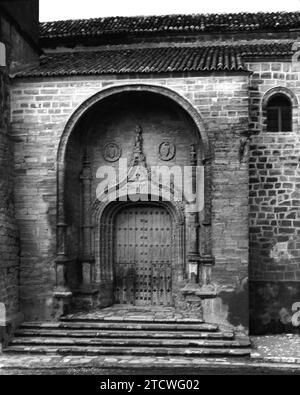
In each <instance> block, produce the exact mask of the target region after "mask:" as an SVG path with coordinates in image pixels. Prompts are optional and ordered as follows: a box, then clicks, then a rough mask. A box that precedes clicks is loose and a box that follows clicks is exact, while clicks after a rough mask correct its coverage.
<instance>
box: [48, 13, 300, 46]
mask: <svg viewBox="0 0 300 395" xmlns="http://www.w3.org/2000/svg"><path fill="white" fill-rule="evenodd" d="M283 28H287V29H299V28H300V11H295V12H284V11H282V12H269V13H266V12H265V13H263V12H258V13H249V12H248V13H242V12H240V13H228V14H171V15H153V16H152V15H150V16H148V15H147V16H118V17H117V16H115V17H102V18H91V19H75V20H71V19H69V20H59V21H52V22H42V23H41V24H40V35H41V38H42V39H55V38H56V39H58V38H72V37H82V38H83V37H97V36H99V37H100V36H105V35H114V34H121V33H136V34H138V33H149V34H155V33H160V34H161V33H197V32H200V33H201V32H235V31H259V30H278V29H283Z"/></svg>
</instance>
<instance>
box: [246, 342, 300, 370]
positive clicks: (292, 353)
mask: <svg viewBox="0 0 300 395" xmlns="http://www.w3.org/2000/svg"><path fill="white" fill-rule="evenodd" d="M251 341H252V346H253V351H252V358H259V359H263V360H264V361H272V362H283V363H296V364H299V366H300V336H299V335H285V336H282V335H280V336H279V335H278V336H258V337H256V336H255V337H252V338H251Z"/></svg>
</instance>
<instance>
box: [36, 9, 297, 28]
mask: <svg viewBox="0 0 300 395" xmlns="http://www.w3.org/2000/svg"><path fill="white" fill-rule="evenodd" d="M295 14H299V15H300V11H271V12H263V11H258V12H248V11H245V12H243V11H241V12H228V13H227V12H226V13H225V12H224V13H216V12H212V13H210V12H207V13H189V14H184V13H180V14H151V15H142V14H140V15H139V14H137V15H129V16H124V15H115V16H113V15H112V16H103V17H96V18H78V19H57V20H54V21H43V22H40V25H46V24H54V23H67V22H89V21H100V20H109V19H136V18H144V19H148V18H149V19H151V18H165V17H172V18H173V17H178V18H180V17H181V18H183V17H202V16H203V17H207V16H218V17H220V16H225V17H226V16H239V15H249V16H250V15H251V16H255V15H295Z"/></svg>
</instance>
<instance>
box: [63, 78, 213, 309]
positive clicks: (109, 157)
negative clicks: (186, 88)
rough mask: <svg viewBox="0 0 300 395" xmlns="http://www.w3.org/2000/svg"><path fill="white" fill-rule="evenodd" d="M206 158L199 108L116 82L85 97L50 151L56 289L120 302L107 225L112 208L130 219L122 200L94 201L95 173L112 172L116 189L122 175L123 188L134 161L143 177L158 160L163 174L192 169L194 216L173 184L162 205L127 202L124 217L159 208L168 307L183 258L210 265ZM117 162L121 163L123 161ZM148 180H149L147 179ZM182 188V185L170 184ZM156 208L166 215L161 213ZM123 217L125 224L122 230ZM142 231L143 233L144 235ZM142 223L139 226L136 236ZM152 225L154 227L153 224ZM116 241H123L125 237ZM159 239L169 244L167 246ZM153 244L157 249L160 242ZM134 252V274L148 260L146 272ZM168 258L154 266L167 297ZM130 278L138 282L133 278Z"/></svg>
mask: <svg viewBox="0 0 300 395" xmlns="http://www.w3.org/2000/svg"><path fill="white" fill-rule="evenodd" d="M210 158H211V156H210V148H209V144H208V138H207V136H206V133H205V128H204V124H203V121H202V119H201V116H200V114H199V113H198V112H197V111H196V110H195V109H194V108H193V106H192V105H191V104H190V103H189V102H188V101H187V100H186V99H184V98H182V97H181V96H180V95H178V94H177V93H175V92H173V91H171V90H169V89H167V88H164V87H160V86H152V85H141V84H132V85H123V86H116V87H112V88H109V89H106V90H103V91H101V92H99V93H98V94H96V95H95V96H93V97H92V98H90V99H88V100H87V101H86V102H85V103H83V104H82V105H81V106H80V107H79V108H78V109H77V110H76V111H75V113H74V114H73V115H72V117H71V119H70V120H69V122H68V123H67V125H66V128H65V130H64V133H63V135H62V138H61V142H60V146H59V151H58V196H57V198H58V203H57V204H58V206H57V220H58V221H57V240H58V245H57V261H56V269H57V271H56V273H57V288H58V289H59V291H60V293H61V291H63V290H64V289H66V288H67V289H68V290H71V291H73V290H76V292H77V293H78V289H79V290H80V289H81V290H82V291H84V293H85V294H88V293H89V290H91V292H92V293H93V294H94V293H98V294H99V297H98V299H97V303H98V304H99V305H101V306H105V305H109V304H111V303H113V302H114V301H115V300H116V299H118V298H117V297H116V288H114V287H115V281H116V278H118V276H116V275H115V272H114V270H115V269H114V268H115V266H114V263H117V264H118V262H115V261H116V260H118V259H119V258H116V257H118V255H116V254H118V251H116V241H115V237H117V236H116V234H115V230H114V229H115V228H114V227H115V226H116V223H118V221H119V220H120V217H115V215H116V213H117V212H119V213H123V214H124V213H126V215H127V216H128V215H129V214H128V213H130V212H131V211H130V210H129V211H128V207H129V206H128V207H127V205H128V204H129V203H128V201H126V199H125V201H121V200H120V199H119V197H118V198H116V201H115V202H110V204H109V205H107V204H104V203H103V202H100V203H99V196H98V189H99V179H98V178H99V174H100V173H101V171H100V172H99V169H111V170H112V171H113V172H115V173H118V176H117V177H116V180H115V182H114V183H113V184H115V185H116V186H117V189H118V188H120V185H122V188H123V187H124V185H123V184H124V182H123V181H124V179H126V182H125V184H127V183H130V185H132V182H133V181H136V180H133V175H132V174H133V173H130V171H131V170H130V169H131V168H132V167H134V166H135V165H136V164H137V163H138V164H139V165H142V166H143V169H145V171H146V174H147V176H146V177H148V176H149V177H150V174H151V177H152V175H153V171H152V169H153V167H154V166H156V165H160V166H161V167H163V168H164V169H167V171H169V170H170V169H175V168H176V169H177V170H178V169H179V171H181V172H182V174H183V172H184V169H185V168H188V167H189V168H192V169H194V170H193V172H192V173H191V176H190V178H189V180H188V182H189V183H190V184H193V186H195V185H196V184H197V183H199V185H200V184H201V188H200V189H201V192H199V196H201V201H202V202H201V212H197V211H195V209H193V207H194V208H195V207H196V206H195V205H194V203H193V202H187V201H186V199H185V195H184V193H183V194H182V195H181V199H174V194H175V191H176V188H177V185H175V186H174V185H171V184H170V185H169V189H170V191H171V196H172V199H171V200H170V201H169V202H167V201H164V200H165V199H162V195H159V196H158V201H156V202H155V203H154V202H152V201H151V199H150V203H151V204H150V203H148V204H145V203H142V205H141V203H140V202H136V204H135V205H134V203H132V202H131V203H130V205H131V206H130V207H132V208H133V210H132V212H131V213H132V215H133V216H137V217H138V219H137V220H138V221H139V220H141V221H142V222H144V223H146V222H147V218H146V217H148V216H151V215H153V212H158V213H159V214H158V217H157V223H160V221H163V218H164V220H166V222H167V224H166V226H165V227H163V228H161V229H163V230H164V231H165V233H164V232H163V233H164V237H166V238H167V239H168V238H171V239H172V243H174V244H172V248H171V247H169V248H170V250H169V252H170V251H171V249H172V254H171V258H170V259H171V261H172V262H169V263H170V265H169V268H170V270H171V272H172V281H171V284H172V287H171V290H169V291H170V292H169V293H170V295H171V296H170V295H169V296H170V298H169V299H168V297H167V296H164V297H165V302H166V304H168V303H173V301H174V300H176V298H177V297H178V295H176V293H178V290H179V288H180V287H183V286H184V279H186V278H187V276H188V270H187V269H188V264H189V262H192V263H193V265H194V266H195V265H198V264H199V262H201V259H202V258H203V259H204V261H205V263H206V264H207V263H209V262H211V260H210V258H211V236H210V173H211V171H210V166H211V162H210ZM124 160H125V161H127V162H126V164H125V165H124V162H122V161H124ZM197 165H198V166H201V167H202V168H203V172H202V173H201V174H202V175H201V180H200V181H199V180H198V178H197V176H196V169H197ZM150 169H151V170H150ZM124 170H125V175H124ZM172 171H173V170H172ZM126 172H127V173H126ZM121 173H122V175H120V174H121ZM129 173H130V174H129ZM137 176H138V177H141V174H140V171H139V174H135V175H134V177H137ZM124 177H125V178H124ZM108 178H109V177H108ZM174 179H176V177H175V178H174V177H173V181H172V182H173V183H174ZM122 180H123V181H122ZM177 180H178V178H177ZM139 182H140V181H139ZM122 183H123V184H122ZM159 183H161V184H162V185H161V184H159V185H160V187H162V188H165V187H166V185H164V183H165V179H164V178H162V179H160V181H159ZM150 184H151V185H153V182H150ZM150 184H149V185H150ZM175 184H176V182H175ZM197 185H198V184H197ZM184 186H185V183H184V181H183V182H182V184H181V186H180V188H177V189H179V190H180V189H183V188H184ZM166 190H167V189H166V188H165V192H166ZM197 193H198V192H197ZM172 200H173V201H172ZM141 207H143V209H141ZM155 208H156V209H157V211H155ZM116 209H117V211H116ZM124 210H125V211H124ZM126 210H127V211H126ZM100 213H101V214H100ZM133 213H134V214H133ZM163 213H167V214H166V216H165V217H164V214H163ZM124 215H125V214H124ZM118 218H119V219H118ZM168 218H170V221H171V223H170V224H169V223H168ZM171 219H172V220H171ZM115 221H117V222H115ZM130 221H131V219H130V220H129V222H128V223H127V225H126V226H127V227H128V228H129V229H130V225H129V224H130ZM168 224H169V225H168ZM171 225H172V226H171ZM150 228H151V227H149V229H148V228H147V230H146V231H147V232H150ZM152 228H153V227H152ZM171 228H172V231H171V230H170V229H171ZM142 229H144V227H143V228H141V229H140V232H141V230H142ZM155 229H160V227H159V226H158V225H157V226H156V227H155ZM167 229H169V231H168V230H167ZM123 230H124V232H125V233H126V232H127V233H126V237H129V231H128V229H127V230H126V227H125V228H124V229H123ZM120 232H121V233H122V231H120ZM124 232H123V233H124ZM168 232H169V234H168ZM138 233H139V232H138ZM119 237H124V234H123V235H119ZM134 237H136V236H134ZM151 237H152V238H153V237H154V236H153V235H152V236H151ZM174 240H175V241H174ZM154 242H155V239H153V240H152V239H151V241H149V243H148V242H147V243H148V244H146V243H144V244H146V245H144V246H143V247H144V249H145V251H144V252H143V253H144V254H145V255H146V254H148V253H151V248H152V247H151V246H153V244H154ZM117 244H121V243H117ZM127 244H128V243H127ZM158 244H160V243H159V242H158ZM167 245H169V246H171V244H170V243H169V244H168V243H167ZM127 247H128V246H127ZM129 247H130V243H129ZM132 248H133V247H132ZM159 249H160V251H159V252H160V253H161V254H163V253H164V252H163V251H164V249H163V247H162V246H160V247H159ZM146 250H147V251H148V252H147V251H146ZM134 253H135V255H136V256H138V260H139V262H138V264H137V266H136V271H137V272H138V271H140V270H146V266H147V268H148V270H152V273H154V271H155V270H154V269H155V265H154V264H153V260H152V259H149V262H144V263H145V264H146V265H145V267H143V268H142V265H141V263H142V262H141V261H142V259H141V256H140V255H139V253H138V252H137V251H136V250H135V252H134ZM125 258H126V257H125ZM127 258H128V257H127ZM127 258H126V259H127ZM119 260H120V259H119ZM144 261H146V260H145V259H144ZM167 261H168V260H167ZM167 261H166V262H165V261H164V258H161V262H160V264H161V266H164V263H166V264H165V269H164V270H165V273H164V274H163V278H164V284H165V287H164V288H163V291H162V292H167V293H168V289H169V287H168V286H167V280H166V279H168V278H169V279H170V275H169V274H168V270H169V269H167V266H168V262H167ZM151 262H152V263H151ZM128 263H130V262H128ZM131 263H132V262H131ZM120 264H121V263H120V262H119V265H120ZM151 265H152V266H151ZM141 268H142V269H141ZM194 274H195V275H197V273H194ZM174 276H175V278H174ZM125 277H126V276H125ZM204 277H205V278H207V276H204ZM126 278H127V277H126ZM153 278H156V277H155V275H153V274H152V275H151V281H152V282H153ZM124 281H125V280H124ZM134 281H135V283H136V282H137V279H135V280H134ZM155 289H156V288H155ZM147 292H149V289H148V291H147ZM153 292H155V291H153ZM164 295H165V294H164ZM154 299H155V297H154V294H151V300H152V301H153V300H154ZM167 300H169V301H167ZM123 301H124V300H123Z"/></svg>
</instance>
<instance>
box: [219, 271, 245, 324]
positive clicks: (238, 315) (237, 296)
mask: <svg viewBox="0 0 300 395" xmlns="http://www.w3.org/2000/svg"><path fill="white" fill-rule="evenodd" d="M219 296H220V297H221V299H222V301H223V303H224V304H225V305H227V306H228V317H227V319H228V322H229V323H230V324H231V325H233V326H234V327H236V328H238V327H243V328H248V327H249V311H248V309H247V308H245V306H248V305H249V286H248V279H247V278H245V279H243V280H242V281H241V282H240V283H239V284H238V286H237V287H236V289H235V290H234V292H226V291H224V292H220V295H219Z"/></svg>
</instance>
